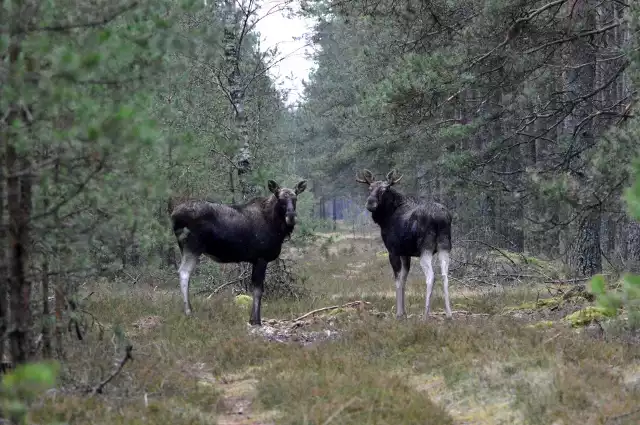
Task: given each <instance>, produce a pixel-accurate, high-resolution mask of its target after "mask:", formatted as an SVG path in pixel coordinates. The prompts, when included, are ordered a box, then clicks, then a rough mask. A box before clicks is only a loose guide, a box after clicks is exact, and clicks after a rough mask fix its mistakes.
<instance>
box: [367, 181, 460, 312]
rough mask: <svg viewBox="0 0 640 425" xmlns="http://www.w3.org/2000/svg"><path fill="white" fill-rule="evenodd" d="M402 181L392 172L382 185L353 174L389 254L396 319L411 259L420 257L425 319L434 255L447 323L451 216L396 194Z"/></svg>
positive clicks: (438, 207) (435, 205) (437, 206)
mask: <svg viewBox="0 0 640 425" xmlns="http://www.w3.org/2000/svg"><path fill="white" fill-rule="evenodd" d="M401 179H402V175H398V174H397V172H396V171H395V170H391V171H389V173H388V174H387V180H386V181H376V180H375V178H374V176H373V173H371V171H369V170H367V169H365V170H363V172H362V177H360V176H359V175H358V172H356V181H357V182H359V183H364V184H367V185H368V186H369V196H368V197H367V202H366V208H367V210H368V211H369V212H370V213H371V218H372V219H373V221H374V222H375V223H376V224H377V225H378V226H380V232H381V235H382V241H383V242H384V245H385V247H386V248H387V251H388V253H389V262H390V263H391V268H392V269H393V275H394V278H395V284H396V317H397V318H401V317H403V316H404V315H405V308H404V295H405V284H406V281H407V275H408V274H409V268H410V266H411V257H420V266H421V267H422V270H423V272H424V274H425V277H426V280H427V288H426V296H425V312H424V317H423V319H424V320H427V319H428V317H429V311H430V304H431V291H432V290H433V282H434V280H435V275H434V273H433V266H432V264H431V262H432V259H433V255H434V254H436V253H437V254H438V257H439V259H440V269H441V272H442V283H443V286H444V303H445V311H446V316H447V318H448V319H451V317H452V314H451V305H450V303H449V278H448V272H449V253H450V251H451V221H452V218H451V213H450V212H449V211H448V210H447V208H446V207H445V206H444V205H442V204H439V203H437V202H418V201H416V200H414V199H412V198H409V197H407V196H405V195H403V194H401V193H400V192H398V191H397V190H396V189H395V188H394V187H393V186H394V185H395V184H397V183H398V182H399V181H400V180H401Z"/></svg>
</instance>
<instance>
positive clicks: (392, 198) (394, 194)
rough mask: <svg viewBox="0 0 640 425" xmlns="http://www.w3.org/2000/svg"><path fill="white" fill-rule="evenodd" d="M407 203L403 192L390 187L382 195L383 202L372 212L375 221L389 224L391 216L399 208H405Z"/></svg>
mask: <svg viewBox="0 0 640 425" xmlns="http://www.w3.org/2000/svg"><path fill="white" fill-rule="evenodd" d="M406 204H407V202H406V198H405V196H404V195H403V194H401V193H400V192H398V191H396V190H395V189H394V188H392V187H390V188H388V189H387V192H386V193H385V194H384V195H383V196H382V200H381V202H380V203H379V204H378V207H377V208H376V210H375V211H374V212H373V213H371V218H372V219H373V221H374V222H375V223H376V224H378V225H380V227H384V226H386V225H387V224H388V222H389V220H390V219H391V216H392V215H393V214H394V213H395V212H396V211H397V210H398V209H401V208H403V207H404V206H405V205H406Z"/></svg>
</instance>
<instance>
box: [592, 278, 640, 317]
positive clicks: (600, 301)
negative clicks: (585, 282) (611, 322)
mask: <svg viewBox="0 0 640 425" xmlns="http://www.w3.org/2000/svg"><path fill="white" fill-rule="evenodd" d="M590 290H591V292H592V293H593V294H594V295H595V296H596V303H597V308H598V309H599V311H601V312H602V314H604V315H605V316H608V317H612V316H615V315H618V314H619V313H620V311H621V309H623V310H624V311H625V312H626V313H627V316H628V319H629V325H630V327H631V328H632V329H637V328H639V327H640V276H637V275H633V274H627V275H625V276H624V277H623V280H622V285H621V286H620V287H619V288H611V289H607V288H606V283H605V279H604V277H603V276H602V275H596V276H594V277H593V279H591V282H590Z"/></svg>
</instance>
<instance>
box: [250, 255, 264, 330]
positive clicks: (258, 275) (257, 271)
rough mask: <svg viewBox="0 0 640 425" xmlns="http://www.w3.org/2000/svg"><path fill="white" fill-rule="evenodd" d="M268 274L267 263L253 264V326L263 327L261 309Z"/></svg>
mask: <svg viewBox="0 0 640 425" xmlns="http://www.w3.org/2000/svg"><path fill="white" fill-rule="evenodd" d="M266 272H267V262H266V261H264V260H258V261H256V262H255V263H254V264H253V270H252V272H251V286H252V288H253V305H252V308H251V317H250V318H249V323H250V324H251V325H257V326H262V321H261V320H260V307H261V305H262V292H263V291H264V277H265V274H266Z"/></svg>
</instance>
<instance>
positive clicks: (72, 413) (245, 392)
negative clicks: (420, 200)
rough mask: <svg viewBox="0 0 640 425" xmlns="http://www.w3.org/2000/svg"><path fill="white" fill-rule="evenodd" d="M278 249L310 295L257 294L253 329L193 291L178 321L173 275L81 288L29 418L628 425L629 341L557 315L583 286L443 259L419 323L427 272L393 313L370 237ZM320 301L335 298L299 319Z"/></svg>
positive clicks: (571, 306) (414, 276)
mask: <svg viewBox="0 0 640 425" xmlns="http://www.w3.org/2000/svg"><path fill="white" fill-rule="evenodd" d="M288 254H290V255H291V256H292V257H293V256H295V257H297V258H298V260H297V263H298V266H297V269H298V271H299V272H300V273H301V274H302V275H303V279H302V281H303V282H304V285H305V288H306V289H308V291H309V293H308V294H307V296H305V297H303V298H300V299H298V300H290V301H286V300H267V301H265V302H264V305H263V316H264V319H263V320H264V326H263V327H262V328H252V327H250V326H249V325H248V324H247V319H248V310H247V308H248V306H247V305H246V304H245V303H243V302H234V300H233V297H234V295H233V294H232V293H231V291H229V292H221V293H219V294H216V295H215V296H213V297H210V298H208V297H206V296H198V297H194V299H193V306H194V310H195V313H194V315H193V316H192V317H189V318H187V317H185V316H184V315H183V314H182V311H181V308H182V302H181V298H180V295H179V291H178V288H177V284H175V285H173V286H169V287H165V288H163V287H161V286H159V285H157V286H153V287H152V286H149V287H147V286H145V287H144V288H140V287H131V286H128V287H127V286H122V285H116V284H114V283H106V282H102V283H100V285H97V284H96V285H93V287H90V288H89V287H87V289H86V290H87V291H89V292H93V294H92V295H91V297H90V298H89V302H88V305H87V306H86V307H85V308H86V310H87V311H88V312H90V313H91V315H92V316H93V318H94V319H95V321H94V322H93V327H92V330H89V331H88V332H87V333H86V338H85V340H83V341H74V340H72V339H71V337H70V336H69V337H68V338H69V339H68V349H67V360H66V362H65V367H64V369H63V381H62V383H61V385H60V387H59V388H58V389H56V390H53V391H50V392H49V393H48V394H47V395H46V397H45V398H44V399H43V400H40V401H39V402H38V403H37V404H35V405H33V406H32V407H31V413H30V419H31V421H32V422H33V423H38V424H45V423H52V422H53V421H63V422H67V423H92V424H142V423H148V424H168V423H170V424H221V425H222V424H225V425H240V424H254V425H258V424H261V425H267V424H291V425H293V424H310V425H311V424H318V425H320V424H362V425H364V424H393V425H397V424H556V425H560V424H565V425H570V424H576V423H583V424H605V423H606V424H632V423H633V424H636V423H638V422H639V421H640V412H638V411H636V409H638V406H640V349H639V346H638V345H636V344H634V343H632V342H630V341H629V340H625V339H624V338H613V337H611V338H610V337H608V335H609V332H610V331H609V330H608V329H607V328H606V326H607V325H606V323H605V321H604V320H603V321H601V322H598V323H600V324H591V325H590V324H586V327H585V326H583V324H580V325H575V324H573V325H575V326H573V325H572V323H571V322H570V321H569V320H567V319H565V317H566V316H568V315H569V314H571V313H574V312H575V311H579V310H581V309H583V308H585V307H587V306H588V305H589V300H588V297H585V296H584V295H583V294H581V293H578V292H576V293H575V294H574V293H569V291H568V289H569V288H570V287H571V286H570V285H563V284H562V283H561V282H560V281H559V280H558V279H557V278H556V277H555V276H554V277H553V278H551V279H550V280H551V281H552V283H546V284H545V283H541V282H539V281H536V282H533V281H532V282H526V279H524V280H525V281H524V282H520V283H518V284H503V283H500V284H498V283H495V284H491V282H489V284H487V282H484V283H482V284H481V283H479V282H477V281H476V280H474V279H471V278H470V277H469V274H468V273H463V270H462V269H461V268H456V266H455V264H454V267H452V269H454V270H453V271H452V276H453V279H452V284H451V294H452V297H453V300H452V305H453V308H454V310H455V312H454V319H453V320H451V321H447V320H445V319H444V317H443V302H442V298H441V286H440V280H439V279H437V281H436V290H435V299H434V306H433V307H434V316H433V317H432V319H431V320H430V321H428V322H427V323H424V322H423V321H421V317H420V316H421V314H422V310H423V308H424V278H423V276H422V273H421V270H420V268H419V267H418V266H417V263H414V264H415V266H414V267H413V269H412V271H411V273H410V278H409V282H408V297H407V303H408V305H407V309H408V311H409V313H410V315H409V317H408V318H407V319H405V320H401V321H398V320H396V319H395V312H394V308H395V307H394V306H395V299H394V289H393V280H392V279H391V270H390V267H389V265H388V260H387V258H386V256H385V253H384V249H383V247H382V245H381V243H380V241H379V239H377V238H376V237H375V235H374V236H371V235H361V236H359V235H357V234H349V233H337V234H332V235H326V234H325V235H320V236H319V237H318V239H317V240H316V241H315V242H314V243H313V244H311V245H310V246H309V247H307V248H300V246H297V247H296V248H295V249H294V248H292V249H291V250H290V251H288ZM286 255H287V254H286V253H285V256H286ZM498 257H504V255H502V254H499V255H498ZM522 258H523V259H524V260H523V261H524V262H526V263H527V264H530V263H532V262H533V261H531V260H530V259H529V260H527V259H526V258H525V257H524V256H523V257H522ZM496 261H500V260H496ZM504 261H505V262H506V263H509V262H512V261H513V258H510V259H508V261H507V260H504ZM509 267H512V265H510V266H509ZM545 267H550V266H545ZM436 270H438V269H437V268H436ZM549 273H550V271H549V270H545V271H544V275H545V276H547V275H549ZM268 290H269V288H267V291H268ZM324 307H331V308H327V309H324V310H321V311H317V312H315V313H313V314H307V315H306V316H305V314H306V313H308V312H311V311H313V310H316V309H322V308H324ZM301 316H304V317H301ZM89 323H90V324H91V321H90V322H89ZM100 329H102V331H100ZM127 343H131V344H132V345H133V347H134V349H133V361H131V362H129V363H127V364H126V365H125V367H124V369H123V371H122V372H121V373H120V374H119V375H118V376H117V377H116V378H115V379H114V380H113V381H112V382H110V383H109V384H107V385H106V386H105V389H104V392H103V394H97V395H95V396H93V397H87V396H86V395H85V394H83V392H82V389H83V388H85V387H90V386H92V385H95V383H96V382H99V381H100V380H101V379H103V378H104V377H105V376H106V375H108V374H109V373H110V372H111V371H112V370H113V368H114V362H115V363H117V362H118V361H119V359H120V358H121V357H122V356H123V354H124V346H125V345H126V344H127Z"/></svg>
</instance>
